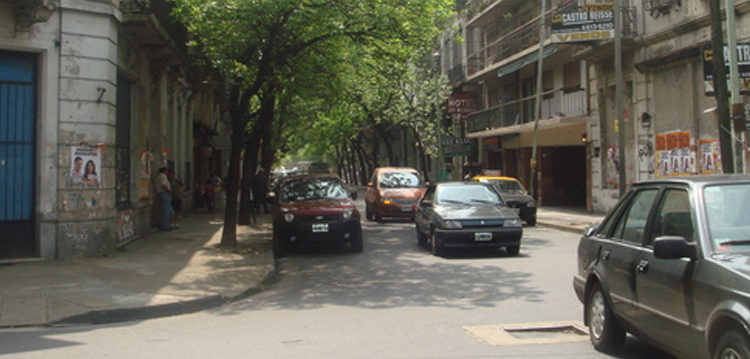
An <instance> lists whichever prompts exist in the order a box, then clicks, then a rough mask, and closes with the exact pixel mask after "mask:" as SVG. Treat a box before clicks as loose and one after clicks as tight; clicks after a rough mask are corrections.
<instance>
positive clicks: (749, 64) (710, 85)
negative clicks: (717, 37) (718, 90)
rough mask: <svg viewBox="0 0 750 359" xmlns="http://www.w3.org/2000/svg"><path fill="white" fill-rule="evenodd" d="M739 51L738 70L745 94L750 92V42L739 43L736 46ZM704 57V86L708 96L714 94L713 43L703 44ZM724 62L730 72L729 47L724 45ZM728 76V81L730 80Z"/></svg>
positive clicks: (740, 83)
mask: <svg viewBox="0 0 750 359" xmlns="http://www.w3.org/2000/svg"><path fill="white" fill-rule="evenodd" d="M735 49H736V51H737V71H738V72H739V73H738V75H739V79H738V80H739V89H740V93H741V94H743V95H747V94H750V43H747V42H745V43H738V44H737V47H736V48H735ZM701 52H702V57H703V87H704V92H705V94H706V96H713V95H714V62H713V49H712V48H711V44H708V45H705V46H703V48H702V49H701ZM724 63H725V64H726V67H727V75H728V74H729V47H728V46H727V45H724ZM730 80H731V79H729V76H727V81H730Z"/></svg>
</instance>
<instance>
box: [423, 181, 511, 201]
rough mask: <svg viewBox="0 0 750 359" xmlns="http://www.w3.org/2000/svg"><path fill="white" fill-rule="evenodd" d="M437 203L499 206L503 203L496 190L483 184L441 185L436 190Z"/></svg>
mask: <svg viewBox="0 0 750 359" xmlns="http://www.w3.org/2000/svg"><path fill="white" fill-rule="evenodd" d="M436 198H437V203H438V204H443V205H445V204H460V205H477V206H487V205H489V206H499V205H502V204H503V201H502V199H500V196H499V195H498V194H497V192H495V191H493V190H491V189H490V188H488V187H487V186H483V185H471V184H467V185H462V186H442V187H439V188H438V190H437V192H436Z"/></svg>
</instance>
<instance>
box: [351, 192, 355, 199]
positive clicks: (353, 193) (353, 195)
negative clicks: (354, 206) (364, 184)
mask: <svg viewBox="0 0 750 359" xmlns="http://www.w3.org/2000/svg"><path fill="white" fill-rule="evenodd" d="M350 194H351V195H352V199H357V191H351V192H350Z"/></svg>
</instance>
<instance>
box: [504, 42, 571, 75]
mask: <svg viewBox="0 0 750 359" xmlns="http://www.w3.org/2000/svg"><path fill="white" fill-rule="evenodd" d="M556 51H557V45H555V44H551V45H547V46H545V47H544V54H543V58H547V56H549V55H552V54H554V53H555V52H556ZM538 59H539V51H538V50H537V51H534V52H532V53H530V54H527V55H525V56H523V57H521V58H520V59H518V60H515V61H513V62H511V63H509V64H507V65H503V66H500V67H499V68H498V69H497V77H503V76H505V75H507V74H511V73H513V72H516V71H518V70H520V69H522V68H523V67H524V66H526V65H528V64H531V63H535V62H536V61H537V60H538Z"/></svg>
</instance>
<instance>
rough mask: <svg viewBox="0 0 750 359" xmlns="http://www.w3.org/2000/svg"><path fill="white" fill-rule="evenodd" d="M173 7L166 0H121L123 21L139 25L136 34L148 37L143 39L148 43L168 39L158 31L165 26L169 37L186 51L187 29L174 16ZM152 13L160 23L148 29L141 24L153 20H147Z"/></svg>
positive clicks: (181, 49)
mask: <svg viewBox="0 0 750 359" xmlns="http://www.w3.org/2000/svg"><path fill="white" fill-rule="evenodd" d="M172 8H173V7H172V5H171V4H169V3H167V2H166V1H165V0H120V11H122V13H123V23H124V24H125V25H132V26H134V27H137V28H138V30H137V31H136V34H137V35H138V36H143V37H147V39H141V40H144V41H145V42H147V43H150V42H164V41H167V39H164V38H163V34H161V33H160V32H159V31H158V29H159V28H164V29H166V32H167V33H168V35H169V37H171V40H172V42H173V43H174V45H176V46H177V47H178V49H180V51H183V52H184V51H185V49H186V48H185V44H186V43H187V29H185V27H184V26H183V25H182V24H180V23H178V22H177V21H176V20H174V19H173V18H172ZM150 15H153V18H154V19H155V20H156V21H158V24H151V25H155V26H147V28H149V29H152V30H151V31H147V30H144V28H143V27H141V25H142V23H144V22H150V21H153V20H146V19H148V18H151V16H150Z"/></svg>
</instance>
